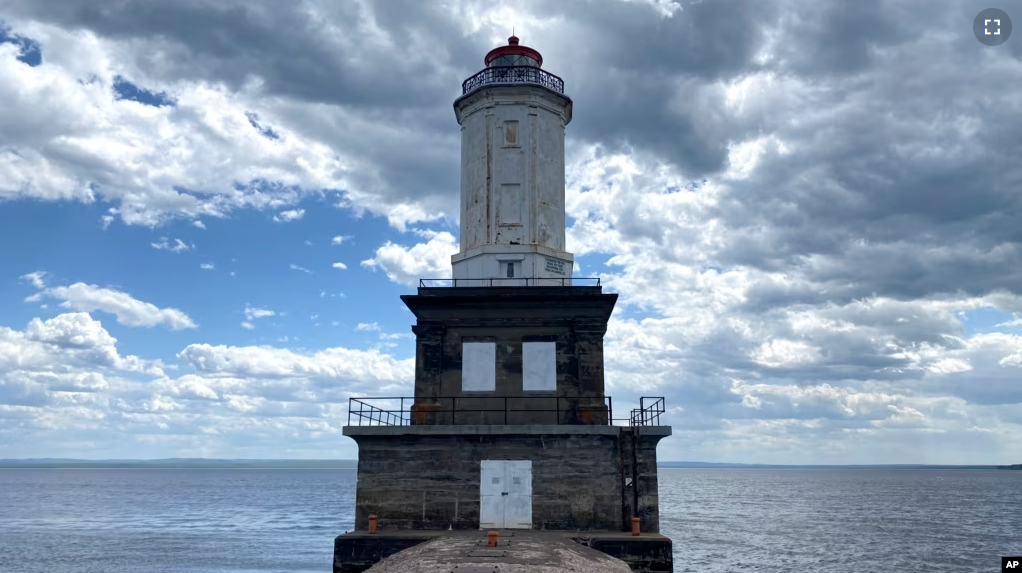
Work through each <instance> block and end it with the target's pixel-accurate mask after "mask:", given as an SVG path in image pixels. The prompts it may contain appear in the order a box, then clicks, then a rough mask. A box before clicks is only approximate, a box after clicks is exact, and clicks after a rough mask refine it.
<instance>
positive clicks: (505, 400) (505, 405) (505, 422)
mask: <svg viewBox="0 0 1022 573" xmlns="http://www.w3.org/2000/svg"><path fill="white" fill-rule="evenodd" d="M504 425H505V426H506V425H507V396H504Z"/></svg>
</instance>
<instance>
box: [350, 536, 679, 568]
mask: <svg viewBox="0 0 1022 573" xmlns="http://www.w3.org/2000/svg"><path fill="white" fill-rule="evenodd" d="M455 537H456V538H459V539H460V538H465V539H468V540H470V541H472V542H474V543H476V544H479V545H480V546H481V547H484V546H485V537H486V532H485V531H473V532H467V531H442V530H401V531H379V532H377V533H376V534H373V535H370V534H369V533H368V532H367V531H352V532H351V533H346V534H344V535H339V536H337V538H336V539H335V540H334V573H362V572H363V571H367V570H369V568H370V567H372V566H373V565H375V564H376V563H378V562H380V561H382V560H383V559H386V558H387V557H390V556H392V555H397V554H398V553H400V552H402V551H404V550H406V549H410V548H413V547H415V546H418V545H420V544H422V543H426V542H429V541H433V540H436V539H440V538H455ZM565 540H570V541H572V542H575V543H577V544H580V545H584V546H587V547H590V548H592V549H595V550H597V551H600V552H602V553H604V554H606V555H609V556H611V557H614V558H616V559H619V560H621V561H623V562H624V563H625V564H627V566H628V567H629V568H630V569H631V571H633V572H634V573H670V572H673V571H674V560H673V557H672V547H671V540H670V539H668V538H667V537H664V536H663V535H660V534H658V533H643V534H640V535H635V536H633V535H631V534H630V533H628V532H615V531H604V532H579V531H536V530H502V531H500V548H503V549H507V547H505V546H508V547H515V546H517V545H520V544H521V543H522V542H525V541H528V542H529V543H530V544H531V546H532V547H531V548H530V549H532V550H533V552H535V551H536V549H537V548H538V549H539V550H540V551H542V548H543V547H548V548H549V550H550V551H551V552H555V551H556V549H557V548H558V547H559V546H562V544H563V542H564V541H565ZM512 556H513V553H512V552H509V554H508V559H509V560H508V561H507V563H511V561H510V559H511V558H512ZM466 557H467V556H466ZM452 559H454V560H452V561H450V563H449V565H450V567H451V568H452V569H453V567H454V566H456V565H458V564H459V562H458V561H457V558H452ZM487 562H488V563H492V564H494V565H503V564H504V563H505V561H502V560H501V559H500V558H491V559H488V560H487ZM466 563H467V562H466ZM504 569H505V567H502V568H501V570H504Z"/></svg>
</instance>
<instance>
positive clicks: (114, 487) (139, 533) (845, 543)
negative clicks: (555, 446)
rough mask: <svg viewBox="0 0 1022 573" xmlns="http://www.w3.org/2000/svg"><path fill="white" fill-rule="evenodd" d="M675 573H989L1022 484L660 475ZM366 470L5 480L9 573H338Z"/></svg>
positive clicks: (921, 477) (944, 477)
mask: <svg viewBox="0 0 1022 573" xmlns="http://www.w3.org/2000/svg"><path fill="white" fill-rule="evenodd" d="M661 476H662V477H661V486H660V487H661V512H662V518H661V519H662V530H663V532H664V533H665V534H666V535H668V536H670V537H672V538H673V539H674V543H675V571H677V572H679V573H681V572H700V573H702V572H724V571H759V572H772V571H778V572H780V571H798V572H815V571H820V572H830V571H834V572H837V571H841V572H862V573H880V572H884V573H887V572H890V571H898V572H910V571H920V572H923V571H925V572H932V571H948V572H952V571H953V572H956V573H958V572H970V571H975V572H977V573H978V572H988V571H997V570H999V567H1000V559H999V556H1000V555H1010V554H1014V555H1019V554H1022V472H1017V471H1016V472H1010V471H972V470H970V471H939V470H926V471H916V470H661ZM354 493H355V483H354V471H352V470H251V469H230V470H226V469H225V470H213V469H202V470H197V469H181V470H172V469H116V470H99V469H61V470H57V469H44V470H40V469H17V470H14V469H0V571H3V572H4V573H7V572H11V573H22V572H24V573H30V572H33V573H34V572H46V573H53V572H69V573H70V572H78V573H86V572H97V573H99V572H103V573H128V572H136V571H137V572H146V573H156V572H174V573H208V572H219V571H225V572H248V571H251V572H256V571H258V572H270V571H274V572H276V571H279V572H305V571H309V572H311V571H316V572H320V573H326V572H329V571H330V564H331V560H332V554H331V551H332V548H333V545H332V544H333V537H334V536H335V535H337V534H339V533H343V532H344V531H345V530H347V529H350V528H351V527H352V521H353V505H354Z"/></svg>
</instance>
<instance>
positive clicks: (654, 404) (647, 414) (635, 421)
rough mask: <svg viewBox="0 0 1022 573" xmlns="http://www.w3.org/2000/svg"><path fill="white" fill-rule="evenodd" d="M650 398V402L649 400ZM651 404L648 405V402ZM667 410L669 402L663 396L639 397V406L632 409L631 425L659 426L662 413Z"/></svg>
mask: <svg viewBox="0 0 1022 573" xmlns="http://www.w3.org/2000/svg"><path fill="white" fill-rule="evenodd" d="M647 400H648V402H647ZM647 403H648V404H649V405H648V406H647V405H646V404H647ZM666 411H667V403H666V402H665V401H664V398H663V396H659V397H650V396H643V397H642V398H639V407H638V408H636V409H634V410H632V415H631V418H630V425H632V426H659V425H660V414H663V413H664V412H666Z"/></svg>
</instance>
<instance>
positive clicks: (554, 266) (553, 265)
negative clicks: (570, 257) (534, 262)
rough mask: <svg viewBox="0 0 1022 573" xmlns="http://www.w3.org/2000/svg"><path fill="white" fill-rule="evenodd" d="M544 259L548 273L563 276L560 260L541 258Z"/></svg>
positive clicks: (562, 263)
mask: <svg viewBox="0 0 1022 573" xmlns="http://www.w3.org/2000/svg"><path fill="white" fill-rule="evenodd" d="M543 258H544V259H546V267H545V268H546V270H547V272H548V273H556V274H559V275H563V274H565V272H564V261H562V260H561V259H555V258H552V257H543Z"/></svg>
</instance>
